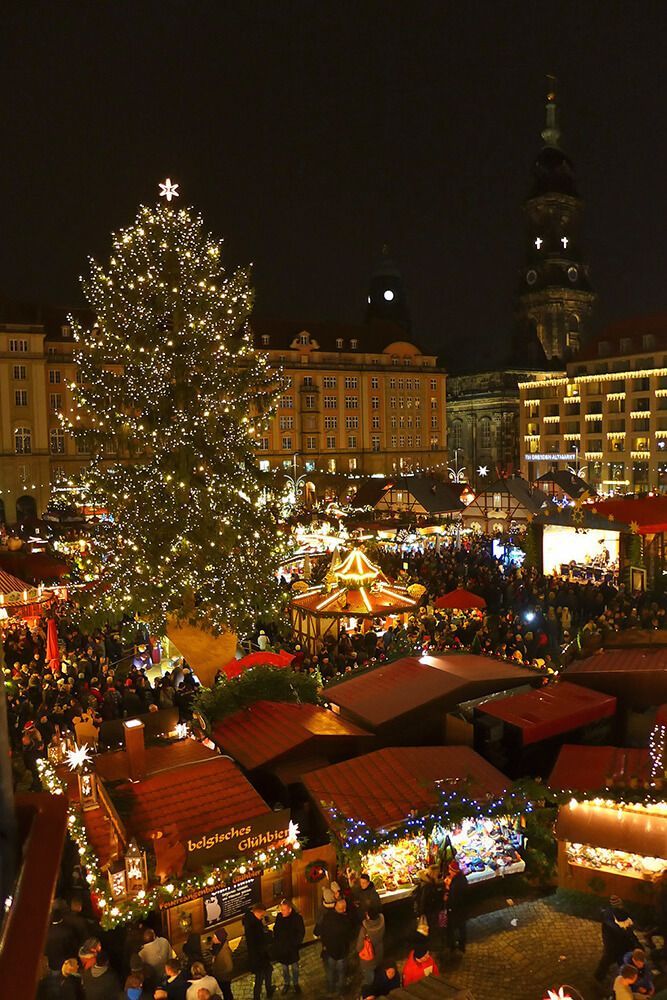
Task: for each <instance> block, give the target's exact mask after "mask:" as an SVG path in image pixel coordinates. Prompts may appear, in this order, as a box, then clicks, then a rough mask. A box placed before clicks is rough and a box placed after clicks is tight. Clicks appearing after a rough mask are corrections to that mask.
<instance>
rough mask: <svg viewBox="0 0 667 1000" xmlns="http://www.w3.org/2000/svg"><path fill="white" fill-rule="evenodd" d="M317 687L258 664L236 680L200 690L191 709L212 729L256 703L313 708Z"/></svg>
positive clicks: (308, 676) (290, 673)
mask: <svg viewBox="0 0 667 1000" xmlns="http://www.w3.org/2000/svg"><path fill="white" fill-rule="evenodd" d="M317 687H318V685H317V680H316V678H315V677H313V676H312V675H311V674H300V673H297V672H296V671H294V670H289V669H287V668H285V667H270V666H262V665H261V664H260V665H258V666H256V667H253V668H252V670H246V671H244V672H243V673H242V674H241V675H240V676H239V677H233V678H231V679H230V680H221V681H220V682H219V683H218V684H215V685H214V686H213V687H210V688H202V689H200V691H199V692H198V693H197V695H196V697H195V708H196V709H197V710H198V711H199V712H201V713H202V715H203V716H204V717H205V718H206V720H207V721H208V722H209V724H211V725H213V723H215V722H220V720H221V719H225V718H226V717H227V716H229V715H233V713H234V712H238V711H240V710H241V709H243V708H248V707H249V706H250V705H252V704H253V703H254V702H256V701H260V700H266V701H287V702H308V703H310V704H312V705H315V704H317V701H318V696H317Z"/></svg>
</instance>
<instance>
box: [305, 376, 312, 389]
mask: <svg viewBox="0 0 667 1000" xmlns="http://www.w3.org/2000/svg"><path fill="white" fill-rule="evenodd" d="M303 385H304V388H306V389H312V386H313V376H312V375H304V376H303Z"/></svg>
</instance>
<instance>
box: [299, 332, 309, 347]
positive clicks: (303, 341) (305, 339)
mask: <svg viewBox="0 0 667 1000" xmlns="http://www.w3.org/2000/svg"><path fill="white" fill-rule="evenodd" d="M308 339H309V338H308V334H307V333H300V334H299V343H300V344H304V345H305V344H307V343H308Z"/></svg>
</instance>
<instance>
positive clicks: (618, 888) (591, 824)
mask: <svg viewBox="0 0 667 1000" xmlns="http://www.w3.org/2000/svg"><path fill="white" fill-rule="evenodd" d="M556 838H557V840H558V884H559V886H561V887H562V888H567V889H577V890H579V891H581V892H595V894H596V895H605V896H608V895H611V894H614V895H618V896H620V897H621V898H622V899H625V900H633V901H635V902H643V903H646V902H650V901H651V900H652V899H655V898H657V892H658V890H659V886H660V883H661V881H662V873H663V871H665V870H667V802H658V803H654V804H651V803H647V804H644V805H642V804H638V803H620V802H617V801H614V800H611V799H602V798H599V799H592V800H588V799H584V800H582V801H578V800H576V799H572V800H571V801H570V803H569V804H568V805H564V806H561V807H560V809H559V812H558V820H557V822H556Z"/></svg>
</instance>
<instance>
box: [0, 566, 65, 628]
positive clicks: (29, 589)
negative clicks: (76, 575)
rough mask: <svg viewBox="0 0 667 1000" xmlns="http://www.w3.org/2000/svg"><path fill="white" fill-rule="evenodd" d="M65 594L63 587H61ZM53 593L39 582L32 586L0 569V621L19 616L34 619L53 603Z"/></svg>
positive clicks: (26, 619)
mask: <svg viewBox="0 0 667 1000" xmlns="http://www.w3.org/2000/svg"><path fill="white" fill-rule="evenodd" d="M62 592H63V595H66V590H65V588H62ZM53 598H54V593H53V591H52V590H51V589H47V588H45V587H43V586H42V585H41V584H40V585H39V586H38V587H34V586H32V585H31V584H29V583H26V582H25V580H20V579H19V578H18V577H17V576H13V575H12V574H11V573H6V572H5V571H4V570H0V621H1V620H2V619H5V620H6V619H8V618H21V619H23V620H24V621H28V622H30V621H34V619H36V618H39V617H40V616H41V615H43V614H44V613H45V612H46V610H47V609H48V608H49V607H50V606H51V604H52V603H53Z"/></svg>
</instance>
